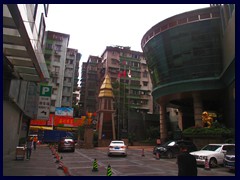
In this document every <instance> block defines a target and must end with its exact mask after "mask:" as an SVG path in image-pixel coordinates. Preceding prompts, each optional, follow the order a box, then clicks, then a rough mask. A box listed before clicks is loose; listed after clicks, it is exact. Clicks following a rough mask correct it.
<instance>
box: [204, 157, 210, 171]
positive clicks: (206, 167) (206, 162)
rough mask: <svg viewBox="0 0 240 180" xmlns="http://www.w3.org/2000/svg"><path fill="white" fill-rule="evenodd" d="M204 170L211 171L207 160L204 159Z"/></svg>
mask: <svg viewBox="0 0 240 180" xmlns="http://www.w3.org/2000/svg"><path fill="white" fill-rule="evenodd" d="M204 169H205V170H211V169H210V166H209V162H208V159H207V158H206V159H205V164H204Z"/></svg>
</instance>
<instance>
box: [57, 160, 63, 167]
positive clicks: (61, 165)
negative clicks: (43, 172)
mask: <svg viewBox="0 0 240 180" xmlns="http://www.w3.org/2000/svg"><path fill="white" fill-rule="evenodd" d="M63 167H64V164H63V162H62V161H59V164H58V169H63Z"/></svg>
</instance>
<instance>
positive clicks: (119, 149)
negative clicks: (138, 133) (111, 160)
mask: <svg viewBox="0 0 240 180" xmlns="http://www.w3.org/2000/svg"><path fill="white" fill-rule="evenodd" d="M111 155H123V156H127V146H126V145H125V144H124V141H120V140H114V141H111V143H110V145H109V146H108V156H111Z"/></svg>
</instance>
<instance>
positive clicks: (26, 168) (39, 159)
mask: <svg viewBox="0 0 240 180" xmlns="http://www.w3.org/2000/svg"><path fill="white" fill-rule="evenodd" d="M55 161H56V159H55V158H54V156H53V155H52V151H51V150H50V148H49V147H48V146H47V145H37V149H36V150H32V155H31V159H30V160H26V158H25V159H24V160H16V158H15V156H8V157H4V159H3V176H65V174H64V173H63V171H62V170H61V169H58V164H57V163H55Z"/></svg>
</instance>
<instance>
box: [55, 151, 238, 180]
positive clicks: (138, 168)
mask: <svg viewBox="0 0 240 180" xmlns="http://www.w3.org/2000/svg"><path fill="white" fill-rule="evenodd" d="M59 154H60V156H61V157H62V159H61V162H62V163H63V164H64V166H65V167H67V168H68V172H69V174H70V175H71V176H107V169H108V166H109V165H110V167H111V168H110V171H111V174H112V176H177V165H176V158H174V159H159V160H158V159H156V157H155V156H154V155H153V154H152V148H151V147H150V148H147V147H146V148H144V151H143V148H141V147H135V148H134V147H129V149H128V155H127V157H119V156H112V157H108V156H107V149H106V148H94V149H76V150H75V152H74V153H71V152H62V153H59ZM94 159H96V162H97V171H93V169H94V168H93V164H94ZM95 169H96V168H95ZM198 176H235V173H233V172H230V171H229V170H228V169H227V168H224V167H218V168H214V169H211V170H205V169H204V167H198Z"/></svg>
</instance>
